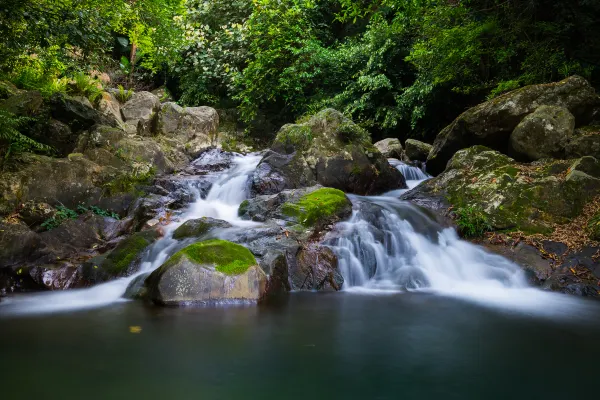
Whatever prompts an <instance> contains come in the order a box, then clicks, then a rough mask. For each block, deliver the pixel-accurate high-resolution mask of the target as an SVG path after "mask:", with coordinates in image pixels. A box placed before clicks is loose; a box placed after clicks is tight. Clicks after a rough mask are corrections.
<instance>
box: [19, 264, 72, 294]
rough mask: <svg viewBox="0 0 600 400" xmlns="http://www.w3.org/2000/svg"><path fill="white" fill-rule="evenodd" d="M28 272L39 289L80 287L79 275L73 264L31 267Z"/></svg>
mask: <svg viewBox="0 0 600 400" xmlns="http://www.w3.org/2000/svg"><path fill="white" fill-rule="evenodd" d="M28 273H29V276H30V277H31V279H32V280H33V281H34V282H35V283H36V284H37V285H39V288H40V289H47V290H67V289H73V288H77V287H81V275H80V273H79V270H78V268H77V267H74V266H64V267H58V268H57V267H49V268H44V267H42V266H40V267H33V268H31V269H30V270H29V272H28Z"/></svg>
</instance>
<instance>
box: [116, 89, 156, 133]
mask: <svg viewBox="0 0 600 400" xmlns="http://www.w3.org/2000/svg"><path fill="white" fill-rule="evenodd" d="M159 110H160V100H159V99H158V97H156V96H155V95H153V94H152V93H150V92H135V93H134V94H133V95H132V96H131V98H130V99H129V100H128V101H127V102H126V103H125V104H123V106H122V107H121V114H122V116H123V120H124V121H125V123H126V126H127V128H126V129H127V131H128V132H129V133H136V132H138V126H141V127H142V128H141V130H142V131H143V132H140V133H144V132H146V131H147V132H146V133H149V131H151V130H152V129H151V128H149V129H147V128H148V126H147V125H148V124H150V125H151V124H152V121H154V120H155V118H156V116H157V113H158V111H159ZM140 124H141V125H140Z"/></svg>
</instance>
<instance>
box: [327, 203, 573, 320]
mask: <svg viewBox="0 0 600 400" xmlns="http://www.w3.org/2000/svg"><path fill="white" fill-rule="evenodd" d="M350 198H351V200H352V203H353V205H354V207H353V208H354V210H353V214H352V217H351V218H350V219H349V220H348V221H346V222H341V223H338V225H337V226H336V229H335V230H334V231H332V232H330V233H329V234H328V236H327V238H326V243H327V244H328V245H329V246H330V247H331V248H332V249H333V250H334V252H335V253H336V254H337V255H338V260H339V268H340V272H341V274H342V276H343V277H344V290H345V291H347V292H355V293H368V294H389V293H398V292H405V291H421V292H431V293H436V294H440V295H444V296H449V297H456V298H461V299H464V300H468V301H473V302H477V303H481V304H484V305H486V306H492V307H496V308H502V309H509V310H512V311H520V312H525V313H531V314H536V315H545V316H553V317H554V316H556V315H559V314H560V315H569V314H572V313H573V312H579V311H581V310H582V303H581V300H580V299H577V298H575V297H572V296H567V295H562V294H557V293H550V292H545V291H542V290H539V289H535V288H531V287H529V285H528V283H527V280H526V277H525V273H524V271H523V270H522V269H521V268H520V267H519V266H518V265H516V264H514V263H512V262H510V261H509V260H507V259H505V258H503V257H501V256H498V255H495V254H491V253H489V252H487V251H485V250H484V249H483V248H482V247H480V246H476V245H473V244H471V243H469V242H467V241H464V240H461V239H460V238H459V237H458V235H457V234H456V232H455V231H454V229H452V228H443V227H441V226H439V225H438V224H437V223H436V222H434V221H433V220H432V219H431V218H430V217H429V216H428V215H427V214H426V213H425V212H424V211H422V210H421V209H420V208H418V207H416V206H414V205H413V204H411V203H408V202H404V201H401V200H398V199H397V198H395V197H391V196H389V195H384V196H371V197H362V196H350ZM576 310H579V311H576Z"/></svg>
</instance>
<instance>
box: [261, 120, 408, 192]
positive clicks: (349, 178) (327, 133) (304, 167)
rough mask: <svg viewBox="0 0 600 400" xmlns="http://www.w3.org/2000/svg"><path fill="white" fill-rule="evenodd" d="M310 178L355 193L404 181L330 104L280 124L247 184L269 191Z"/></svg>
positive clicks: (299, 184)
mask: <svg viewBox="0 0 600 400" xmlns="http://www.w3.org/2000/svg"><path fill="white" fill-rule="evenodd" d="M315 183H319V184H321V185H323V186H328V187H332V188H336V189H340V190H343V191H344V192H348V193H356V194H376V193H381V192H385V191H388V190H392V189H399V188H404V187H406V183H405V181H404V177H403V176H402V174H401V173H400V172H399V171H398V170H396V169H395V168H393V167H391V166H390V165H389V163H388V162H387V159H386V158H385V157H384V156H383V155H382V154H381V153H380V152H379V150H377V148H375V147H374V146H373V145H372V144H371V139H370V136H369V134H368V132H366V131H365V130H364V129H362V128H360V127H359V126H357V125H355V124H354V123H353V122H352V121H351V120H349V119H348V118H346V117H345V116H344V115H342V114H341V113H340V112H338V111H336V110H333V109H326V110H323V111H321V112H319V113H317V114H316V115H314V116H313V117H312V118H310V119H309V120H308V121H306V122H304V123H301V124H288V125H284V126H283V127H282V128H281V130H280V131H279V133H278V134H277V136H276V138H275V141H274V142H273V145H272V146H271V151H270V152H268V153H267V154H266V155H265V156H264V158H263V159H262V160H261V162H260V163H259V165H258V167H257V169H256V172H255V173H254V176H253V182H252V188H253V191H254V192H255V193H257V194H274V193H278V192H280V191H281V190H285V189H297V188H301V187H306V186H311V185H314V184H315Z"/></svg>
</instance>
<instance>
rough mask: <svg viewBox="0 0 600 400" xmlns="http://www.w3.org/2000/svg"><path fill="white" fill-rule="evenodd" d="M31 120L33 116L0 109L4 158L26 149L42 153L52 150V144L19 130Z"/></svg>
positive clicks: (0, 142) (1, 142) (1, 153)
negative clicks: (46, 143)
mask: <svg viewBox="0 0 600 400" xmlns="http://www.w3.org/2000/svg"><path fill="white" fill-rule="evenodd" d="M31 121H32V119H31V118H28V117H19V116H16V115H15V114H13V113H11V112H8V111H5V110H2V109H0V155H2V156H3V158H4V160H6V159H8V158H9V157H10V156H11V155H13V154H15V153H21V152H25V151H36V152H42V153H47V152H51V151H52V148H51V147H50V146H47V145H45V144H41V143H39V142H36V141H35V140H33V139H31V138H30V137H28V136H26V135H24V134H22V133H21V132H20V131H19V129H21V128H23V127H24V126H25V125H26V124H28V123H29V122H31Z"/></svg>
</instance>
